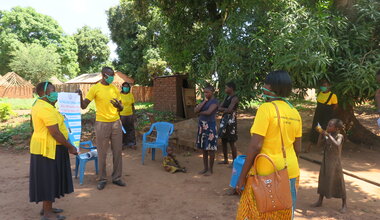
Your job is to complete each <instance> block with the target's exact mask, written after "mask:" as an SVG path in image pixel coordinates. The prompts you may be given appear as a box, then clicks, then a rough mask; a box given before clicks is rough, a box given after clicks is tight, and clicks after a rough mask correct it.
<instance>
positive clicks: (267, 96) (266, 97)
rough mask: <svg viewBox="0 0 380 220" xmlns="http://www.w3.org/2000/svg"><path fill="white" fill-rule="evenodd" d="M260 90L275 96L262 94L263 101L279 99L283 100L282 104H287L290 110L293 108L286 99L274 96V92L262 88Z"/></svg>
mask: <svg viewBox="0 0 380 220" xmlns="http://www.w3.org/2000/svg"><path fill="white" fill-rule="evenodd" d="M261 89H262V90H264V91H267V92H270V93H272V94H274V95H275V96H271V95H267V94H264V93H263V95H262V96H263V98H264V99H265V100H269V99H281V100H283V101H284V102H286V103H288V105H289V106H290V107H291V108H294V107H293V105H292V104H291V103H290V102H289V101H288V100H287V99H286V98H284V97H280V96H276V93H275V92H272V91H270V90H269V89H267V88H264V87H262V88H261Z"/></svg>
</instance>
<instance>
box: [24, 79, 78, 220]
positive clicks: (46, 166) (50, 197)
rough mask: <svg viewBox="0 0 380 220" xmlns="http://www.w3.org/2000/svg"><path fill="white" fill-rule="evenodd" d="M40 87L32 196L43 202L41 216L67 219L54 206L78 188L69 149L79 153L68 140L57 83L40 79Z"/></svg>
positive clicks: (34, 111) (35, 113) (35, 114)
mask: <svg viewBox="0 0 380 220" xmlns="http://www.w3.org/2000/svg"><path fill="white" fill-rule="evenodd" d="M36 90H37V94H38V95H39V98H38V99H37V101H36V102H35V104H34V105H33V107H32V111H31V112H32V124H33V135H32V138H31V141H30V153H31V157H30V176H29V178H30V181H29V199H30V202H35V203H39V202H43V204H42V210H41V213H40V214H41V215H43V216H42V217H41V219H65V217H64V216H61V215H57V213H60V212H63V210H62V209H57V208H53V207H52V206H53V202H55V199H56V198H60V197H61V196H62V197H63V196H64V195H65V194H69V193H72V192H73V191H74V187H73V181H72V176H71V167H70V157H69V153H71V154H78V153H77V150H76V148H75V147H74V146H73V145H72V144H70V143H69V142H68V141H67V138H68V130H67V128H66V126H65V123H64V118H63V116H62V115H61V114H60V113H59V112H58V111H57V109H56V108H55V107H54V104H55V103H56V102H57V97H58V93H57V92H56V91H55V88H54V86H53V84H51V83H50V82H42V83H39V84H38V85H37V86H36Z"/></svg>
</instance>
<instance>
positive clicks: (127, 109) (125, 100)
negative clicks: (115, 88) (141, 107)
mask: <svg viewBox="0 0 380 220" xmlns="http://www.w3.org/2000/svg"><path fill="white" fill-rule="evenodd" d="M121 103H122V104H123V107H124V108H123V111H121V112H120V115H122V116H129V115H133V108H132V105H133V104H134V103H135V98H134V97H133V94H132V93H131V92H130V93H127V94H124V93H121Z"/></svg>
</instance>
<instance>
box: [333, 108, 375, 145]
mask: <svg viewBox="0 0 380 220" xmlns="http://www.w3.org/2000/svg"><path fill="white" fill-rule="evenodd" d="M336 113H337V115H338V117H339V118H340V119H341V120H342V121H343V123H344V125H345V127H346V132H347V137H348V139H349V140H350V141H351V142H353V143H356V144H366V145H377V146H379V144H380V137H379V136H377V135H375V134H374V133H372V132H371V131H370V130H368V129H367V128H365V127H364V126H363V125H362V124H360V122H359V121H358V119H357V118H356V117H355V114H354V109H353V107H352V106H347V108H346V109H342V108H338V110H337V112H336Z"/></svg>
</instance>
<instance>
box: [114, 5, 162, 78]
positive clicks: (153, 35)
mask: <svg viewBox="0 0 380 220" xmlns="http://www.w3.org/2000/svg"><path fill="white" fill-rule="evenodd" d="M107 14H108V26H109V28H110V30H111V39H112V41H114V42H115V43H116V44H117V50H116V52H117V54H118V57H119V58H118V60H116V61H114V65H115V66H116V68H117V69H118V70H120V71H122V72H125V73H126V74H127V75H130V76H132V77H133V78H134V79H135V80H136V82H137V83H138V84H142V85H149V84H151V83H152V78H153V77H155V76H159V75H163V74H164V72H165V70H166V68H167V63H166V61H165V60H164V59H163V58H162V57H161V56H162V55H161V53H162V51H161V45H160V38H161V33H162V31H164V30H165V24H164V22H163V20H162V17H161V14H160V11H159V10H158V8H157V7H154V6H153V5H151V3H150V2H149V1H146V2H142V1H128V0H123V1H120V5H118V6H115V7H113V8H110V9H109V10H108V12H107Z"/></svg>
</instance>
